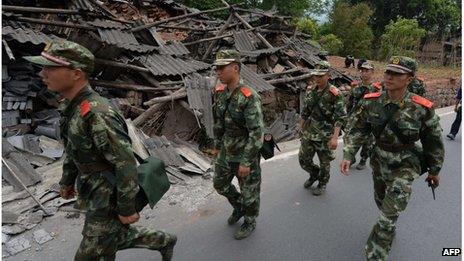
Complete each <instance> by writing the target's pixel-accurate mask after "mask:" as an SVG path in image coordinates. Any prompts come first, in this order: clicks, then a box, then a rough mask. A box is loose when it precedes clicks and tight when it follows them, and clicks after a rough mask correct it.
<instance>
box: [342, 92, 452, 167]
mask: <svg viewBox="0 0 464 261" xmlns="http://www.w3.org/2000/svg"><path fill="white" fill-rule="evenodd" d="M390 104H394V105H393V106H399V109H398V110H397V112H396V113H394V114H392V115H393V118H392V119H391V122H392V124H395V125H396V126H397V128H396V129H397V130H398V131H399V133H400V135H401V136H402V139H401V138H400V137H398V136H397V134H395V132H394V131H393V130H392V128H391V126H393V125H390V124H387V125H386V127H385V128H384V129H383V130H382V126H383V125H385V123H386V118H387V117H388V116H387V112H386V108H388V106H390ZM432 106H433V103H432V102H431V101H429V100H427V99H425V98H422V97H420V96H418V95H415V94H413V93H410V92H408V91H406V92H405V94H404V96H403V98H402V99H401V100H400V101H391V100H389V99H388V96H387V93H386V92H385V91H382V92H379V93H371V94H367V95H366V96H365V97H364V99H363V100H362V103H361V106H360V108H359V109H358V111H357V112H356V114H355V116H354V119H353V122H352V128H351V129H350V131H349V132H348V133H347V135H346V136H345V138H344V141H345V145H344V147H343V153H344V158H345V159H351V158H353V156H354V155H355V154H356V152H357V151H358V149H359V147H360V146H361V145H362V144H363V142H362V141H363V140H365V138H366V137H367V136H368V135H370V134H371V133H372V134H373V135H374V136H375V137H376V145H377V143H381V144H388V145H389V146H401V145H404V143H403V142H402V141H404V140H407V142H408V143H410V144H413V146H414V149H418V150H419V151H420V150H423V152H424V156H425V160H426V161H427V163H428V166H429V167H430V171H429V174H432V175H438V173H439V172H440V169H441V167H442V165H443V158H444V147H443V140H442V129H441V126H440V119H439V118H438V116H437V115H435V110H434V109H433V108H432ZM398 131H397V132H398ZM417 141H420V143H421V144H422V148H420V147H419V145H418V144H417V143H416V142H417ZM414 143H416V144H415V145H414ZM374 153H376V154H377V155H378V157H372V159H371V160H379V161H381V162H380V164H383V165H384V164H386V165H387V166H388V167H389V168H391V167H394V166H396V167H401V166H411V165H414V164H418V162H419V159H418V158H417V155H416V154H415V153H413V149H405V150H402V151H400V152H389V151H385V150H382V149H379V148H378V147H377V146H376V148H375V151H374Z"/></svg>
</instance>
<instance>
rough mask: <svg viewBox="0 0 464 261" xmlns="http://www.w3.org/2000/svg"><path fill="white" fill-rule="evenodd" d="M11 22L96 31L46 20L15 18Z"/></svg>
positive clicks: (81, 26) (72, 24)
mask: <svg viewBox="0 0 464 261" xmlns="http://www.w3.org/2000/svg"><path fill="white" fill-rule="evenodd" d="M12 20H16V21H20V22H27V23H33V24H46V25H54V26H61V27H70V28H76V29H84V30H89V31H97V29H96V28H94V27H91V26H88V25H82V24H74V23H66V22H58V21H48V20H43V19H36V18H29V17H15V18H14V19H12Z"/></svg>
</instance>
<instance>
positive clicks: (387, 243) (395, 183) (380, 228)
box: [343, 57, 444, 260]
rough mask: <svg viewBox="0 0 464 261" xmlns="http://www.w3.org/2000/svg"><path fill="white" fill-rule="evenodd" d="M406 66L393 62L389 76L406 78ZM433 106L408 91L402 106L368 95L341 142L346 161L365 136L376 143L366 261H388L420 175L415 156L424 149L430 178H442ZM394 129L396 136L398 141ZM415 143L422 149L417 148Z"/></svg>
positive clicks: (398, 60) (397, 59)
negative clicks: (375, 215) (373, 214)
mask: <svg viewBox="0 0 464 261" xmlns="http://www.w3.org/2000/svg"><path fill="white" fill-rule="evenodd" d="M408 61H409V60H408V59H403V58H402V57H393V58H392V60H391V61H390V64H389V66H387V70H392V71H395V70H396V72H398V70H399V71H400V72H401V70H404V71H403V72H402V73H405V72H408V71H407V70H406V69H408V68H409V67H410V65H409V63H408ZM390 65H392V66H390ZM403 68H406V69H403ZM408 70H409V69H408ZM409 72H410V70H409ZM432 105H433V103H432V102H430V101H428V100H426V99H425V98H422V97H420V96H418V95H415V94H412V93H410V92H408V91H406V92H405V94H404V96H403V97H402V99H401V100H400V101H393V100H389V98H388V95H387V93H386V92H385V91H383V92H379V93H371V94H367V95H366V96H365V97H364V99H363V101H362V103H361V107H360V108H359V109H358V111H357V112H356V115H355V118H354V120H353V123H352V124H353V125H352V128H351V129H350V132H349V133H348V134H347V135H346V137H345V146H344V148H343V152H344V158H345V159H351V158H352V157H353V156H354V154H355V153H356V151H358V149H359V146H360V144H361V142H362V141H363V140H364V139H365V137H366V136H367V135H372V134H373V135H374V136H375V137H376V143H375V147H374V150H373V153H372V156H371V161H370V163H371V167H372V170H373V179H374V198H375V202H376V204H377V206H378V208H379V209H380V216H379V220H378V221H377V223H376V224H375V225H374V227H373V229H372V232H371V234H370V236H369V239H368V241H367V243H366V246H365V251H366V258H367V259H368V260H385V259H386V258H387V256H388V253H389V251H390V249H391V244H392V241H393V238H394V236H395V227H396V221H397V219H398V216H399V214H400V212H402V211H403V210H404V209H405V208H406V206H407V204H408V201H409V198H410V196H411V188H412V182H413V181H414V180H415V179H416V178H418V177H419V175H420V170H421V164H420V161H419V157H418V155H419V154H418V153H421V151H422V148H423V153H424V157H425V160H426V162H427V163H428V166H429V167H430V169H429V174H430V175H438V173H439V172H440V169H441V166H442V164H443V157H444V148H443V141H442V137H441V136H442V129H441V127H440V123H439V118H438V116H437V115H435V111H434V109H433V108H432ZM394 106H398V107H397V108H399V109H398V110H397V111H396V113H393V112H392V110H391V108H392V107H394ZM389 115H393V117H392V119H391V121H390V124H387V125H386V127H385V128H384V130H382V126H383V125H384V124H385V123H386V119H387V118H388V117H389ZM394 126H396V127H394ZM392 128H393V129H396V130H398V131H397V132H398V133H399V134H398V136H397V134H395V132H394V131H393V129H392ZM419 140H420V142H421V144H422V148H421V147H420V146H419V145H418V144H416V143H415V142H417V141H419Z"/></svg>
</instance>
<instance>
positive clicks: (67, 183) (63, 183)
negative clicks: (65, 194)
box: [59, 179, 74, 187]
mask: <svg viewBox="0 0 464 261" xmlns="http://www.w3.org/2000/svg"><path fill="white" fill-rule="evenodd" d="M59 184H60V187H70V186H74V180H73V181H69V180H63V179H61V180H60V182H59Z"/></svg>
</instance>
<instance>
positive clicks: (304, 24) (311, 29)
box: [295, 17, 318, 38]
mask: <svg viewBox="0 0 464 261" xmlns="http://www.w3.org/2000/svg"><path fill="white" fill-rule="evenodd" d="M295 24H296V28H297V29H298V30H299V31H301V32H303V33H305V34H309V35H311V36H312V37H313V38H317V33H318V26H317V23H316V21H314V19H312V18H309V17H303V18H300V19H298V20H296V22H295Z"/></svg>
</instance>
